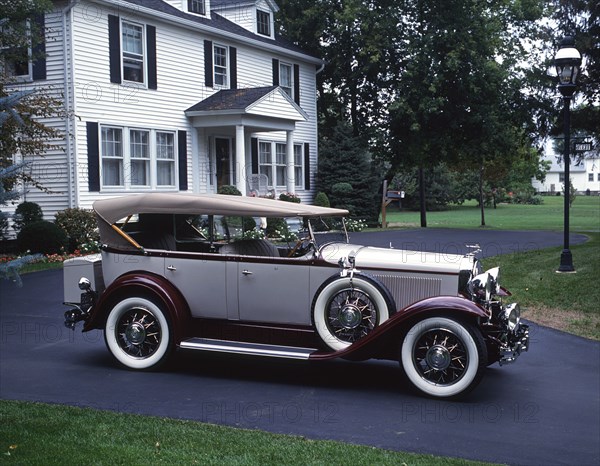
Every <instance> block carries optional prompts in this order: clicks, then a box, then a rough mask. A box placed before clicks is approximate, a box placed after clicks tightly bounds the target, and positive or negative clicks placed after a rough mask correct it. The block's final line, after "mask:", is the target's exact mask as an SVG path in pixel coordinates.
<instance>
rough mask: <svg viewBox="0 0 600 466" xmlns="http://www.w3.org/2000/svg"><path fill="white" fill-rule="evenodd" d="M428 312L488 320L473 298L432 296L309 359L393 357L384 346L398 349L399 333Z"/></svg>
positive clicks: (472, 319)
mask: <svg viewBox="0 0 600 466" xmlns="http://www.w3.org/2000/svg"><path fill="white" fill-rule="evenodd" d="M431 315H444V316H446V317H454V318H457V319H462V320H468V321H471V322H478V321H479V320H480V319H487V318H488V313H487V311H486V310H485V309H484V308H482V307H481V306H479V305H478V304H476V303H474V302H473V301H471V300H469V299H466V298H463V297H460V296H435V297H432V298H426V299H423V300H421V301H418V302H416V303H413V304H411V305H410V306H407V307H405V308H404V309H400V310H399V311H398V312H396V313H395V314H394V315H392V316H391V317H390V318H389V319H388V320H386V321H385V322H384V323H383V324H381V325H380V326H378V327H377V328H376V329H375V330H373V331H372V332H371V333H370V334H369V335H367V336H366V337H364V338H361V339H360V340H358V341H357V342H356V343H354V344H353V345H351V346H349V347H348V348H346V349H344V350H340V351H336V352H333V353H327V352H323V351H319V352H317V353H313V354H312V355H311V357H310V359H314V360H320V359H334V358H345V359H352V360H363V359H369V358H384V359H387V358H394V359H395V358H396V356H397V353H396V351H392V354H389V352H388V351H387V348H389V347H390V345H391V344H393V347H394V348H395V350H397V344H396V342H397V343H399V341H398V340H399V338H400V337H401V335H402V333H404V332H406V331H408V329H409V328H410V327H411V326H412V325H413V324H414V323H415V322H417V321H419V320H423V319H424V318H426V317H428V316H431Z"/></svg>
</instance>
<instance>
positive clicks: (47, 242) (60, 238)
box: [17, 220, 69, 254]
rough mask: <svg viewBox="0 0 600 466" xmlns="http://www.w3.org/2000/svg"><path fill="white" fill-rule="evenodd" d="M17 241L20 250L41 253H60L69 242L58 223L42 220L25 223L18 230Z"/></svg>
mask: <svg viewBox="0 0 600 466" xmlns="http://www.w3.org/2000/svg"><path fill="white" fill-rule="evenodd" d="M17 241H18V243H19V249H21V251H30V252H32V253H41V254H60V253H62V252H63V251H64V249H65V248H66V247H67V245H68V242H69V241H68V238H67V235H66V234H65V232H64V231H63V230H62V229H61V228H60V227H59V226H58V225H56V224H54V223H52V222H47V221H44V220H42V221H39V222H34V223H30V224H28V225H25V226H24V227H23V229H22V230H21V231H20V232H19V234H18V236H17Z"/></svg>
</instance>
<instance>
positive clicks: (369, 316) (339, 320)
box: [326, 288, 377, 343]
mask: <svg viewBox="0 0 600 466" xmlns="http://www.w3.org/2000/svg"><path fill="white" fill-rule="evenodd" d="M326 314H327V315H326V319H327V320H326V322H327V328H328V329H329V331H330V332H331V334H333V335H335V336H336V337H337V338H338V339H340V340H342V341H345V342H348V343H354V342H355V341H357V340H358V339H360V338H362V337H364V336H366V335H368V334H369V332H370V331H371V330H373V329H374V328H375V326H376V325H377V307H376V305H375V303H374V302H373V301H372V300H371V298H370V297H369V295H368V294H366V293H365V292H363V291H362V290H359V289H356V288H354V289H352V288H348V289H344V290H341V291H340V292H338V293H337V294H336V295H334V296H333V298H332V299H331V300H330V301H329V304H328V305H327V309H326Z"/></svg>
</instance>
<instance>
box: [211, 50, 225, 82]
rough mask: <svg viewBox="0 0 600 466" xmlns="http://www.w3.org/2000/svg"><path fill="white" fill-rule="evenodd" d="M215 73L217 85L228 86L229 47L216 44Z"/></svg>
mask: <svg viewBox="0 0 600 466" xmlns="http://www.w3.org/2000/svg"><path fill="white" fill-rule="evenodd" d="M214 74H215V84H216V85H217V86H227V47H222V46H220V45H215V46H214Z"/></svg>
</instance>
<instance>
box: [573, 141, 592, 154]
mask: <svg viewBox="0 0 600 466" xmlns="http://www.w3.org/2000/svg"><path fill="white" fill-rule="evenodd" d="M591 150H592V143H591V142H577V143H575V152H589V151H591Z"/></svg>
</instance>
